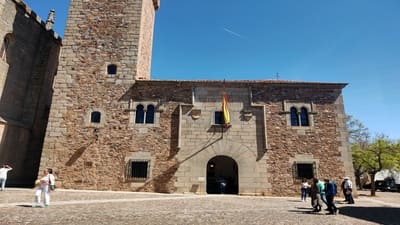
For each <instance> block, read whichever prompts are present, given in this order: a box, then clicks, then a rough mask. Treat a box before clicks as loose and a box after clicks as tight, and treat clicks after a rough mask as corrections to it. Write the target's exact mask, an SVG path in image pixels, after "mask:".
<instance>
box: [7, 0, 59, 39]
mask: <svg viewBox="0 0 400 225" xmlns="http://www.w3.org/2000/svg"><path fill="white" fill-rule="evenodd" d="M12 1H14V2H15V3H16V5H17V6H19V7H21V8H22V9H24V11H25V15H26V16H27V17H28V16H29V18H32V19H33V20H35V21H36V22H37V23H38V24H40V25H41V26H42V27H43V29H45V30H47V29H46V22H45V21H43V20H42V18H41V17H40V16H38V15H37V14H36V13H35V11H33V10H32V8H30V7H29V6H28V5H27V4H26V3H25V2H24V1H23V0H12ZM48 32H50V33H51V34H52V35H53V37H54V39H56V40H58V41H60V42H61V41H62V38H61V37H60V36H59V35H58V34H57V32H55V31H54V30H53V29H50V30H48Z"/></svg>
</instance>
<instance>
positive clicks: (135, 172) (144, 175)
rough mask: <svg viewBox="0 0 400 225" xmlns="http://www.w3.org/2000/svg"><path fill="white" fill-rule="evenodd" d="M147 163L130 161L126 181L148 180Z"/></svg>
mask: <svg viewBox="0 0 400 225" xmlns="http://www.w3.org/2000/svg"><path fill="white" fill-rule="evenodd" d="M149 165H150V163H149V161H145V160H132V161H129V164H128V171H127V172H128V174H127V176H128V179H131V180H136V181H145V180H147V179H148V178H149Z"/></svg>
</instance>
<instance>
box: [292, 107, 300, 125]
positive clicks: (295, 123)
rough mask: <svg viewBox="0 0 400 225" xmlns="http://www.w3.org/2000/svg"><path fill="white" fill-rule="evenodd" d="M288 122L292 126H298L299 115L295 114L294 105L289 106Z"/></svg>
mask: <svg viewBox="0 0 400 225" xmlns="http://www.w3.org/2000/svg"><path fill="white" fill-rule="evenodd" d="M290 124H291V125H292V126H299V125H300V124H299V116H298V115H297V109H296V107H292V108H290Z"/></svg>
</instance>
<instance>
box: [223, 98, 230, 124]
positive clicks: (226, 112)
mask: <svg viewBox="0 0 400 225" xmlns="http://www.w3.org/2000/svg"><path fill="white" fill-rule="evenodd" d="M222 113H223V116H224V124H225V127H226V128H229V127H230V126H231V117H230V115H229V108H228V96H227V95H226V92H225V91H224V92H223V94H222Z"/></svg>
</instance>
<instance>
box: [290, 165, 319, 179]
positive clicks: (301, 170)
mask: <svg viewBox="0 0 400 225" xmlns="http://www.w3.org/2000/svg"><path fill="white" fill-rule="evenodd" d="M293 169H294V175H295V177H296V178H297V179H302V178H307V179H311V178H313V177H316V164H315V162H314V163H300V162H298V163H295V164H294V166H293Z"/></svg>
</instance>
